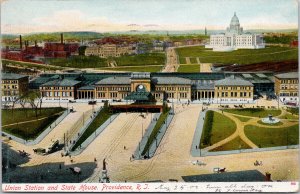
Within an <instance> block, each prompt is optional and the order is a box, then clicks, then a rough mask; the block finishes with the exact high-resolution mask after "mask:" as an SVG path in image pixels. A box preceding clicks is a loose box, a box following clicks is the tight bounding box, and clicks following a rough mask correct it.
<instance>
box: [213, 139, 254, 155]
mask: <svg viewBox="0 0 300 194" xmlns="http://www.w3.org/2000/svg"><path fill="white" fill-rule="evenodd" d="M250 148H251V147H250V146H248V144H246V143H245V142H244V141H243V140H242V139H241V138H240V137H236V138H234V139H233V140H231V141H230V142H228V143H225V144H224V145H222V146H219V147H217V148H215V149H213V150H211V151H213V152H217V151H229V150H238V149H250Z"/></svg>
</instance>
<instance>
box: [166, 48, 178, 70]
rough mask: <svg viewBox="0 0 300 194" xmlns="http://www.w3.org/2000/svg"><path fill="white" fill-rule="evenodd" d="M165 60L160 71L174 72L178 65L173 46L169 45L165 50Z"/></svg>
mask: <svg viewBox="0 0 300 194" xmlns="http://www.w3.org/2000/svg"><path fill="white" fill-rule="evenodd" d="M166 55H167V61H166V64H165V67H164V68H163V70H162V72H176V71H177V69H178V67H179V62H178V56H177V54H176V50H175V48H174V47H169V48H167V50H166Z"/></svg>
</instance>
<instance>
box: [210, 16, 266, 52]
mask: <svg viewBox="0 0 300 194" xmlns="http://www.w3.org/2000/svg"><path fill="white" fill-rule="evenodd" d="M205 48H212V49H213V51H233V50H237V49H261V48H265V43H264V40H263V36H262V35H261V34H251V33H249V32H247V33H244V32H243V28H242V27H240V22H239V19H238V17H237V16H236V14H235V13H234V16H233V17H232V19H231V22H230V26H229V27H228V28H227V29H226V32H225V33H221V34H214V35H210V41H209V44H207V45H205Z"/></svg>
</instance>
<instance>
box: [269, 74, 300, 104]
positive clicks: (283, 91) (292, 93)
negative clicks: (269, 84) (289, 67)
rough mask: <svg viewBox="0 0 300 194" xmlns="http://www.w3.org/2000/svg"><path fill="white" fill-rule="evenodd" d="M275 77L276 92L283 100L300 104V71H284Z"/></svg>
mask: <svg viewBox="0 0 300 194" xmlns="http://www.w3.org/2000/svg"><path fill="white" fill-rule="evenodd" d="M274 77H275V94H276V95H277V96H279V99H280V101H281V102H284V103H289V102H291V103H296V104H297V105H298V104H299V93H298V92H299V89H298V88H299V87H298V84H299V73H298V72H291V73H282V74H277V75H275V76H274Z"/></svg>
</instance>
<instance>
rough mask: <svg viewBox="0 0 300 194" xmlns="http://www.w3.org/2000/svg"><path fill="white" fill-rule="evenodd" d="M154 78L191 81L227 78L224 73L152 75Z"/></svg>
mask: <svg viewBox="0 0 300 194" xmlns="http://www.w3.org/2000/svg"><path fill="white" fill-rule="evenodd" d="M151 75H152V76H153V77H182V78H186V79H190V80H220V79H224V78H225V74H224V73H180V72H174V73H173V72H172V73H162V72H161V73H151Z"/></svg>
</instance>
